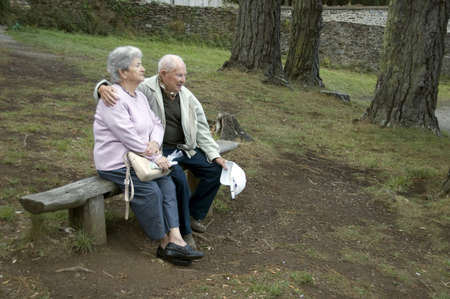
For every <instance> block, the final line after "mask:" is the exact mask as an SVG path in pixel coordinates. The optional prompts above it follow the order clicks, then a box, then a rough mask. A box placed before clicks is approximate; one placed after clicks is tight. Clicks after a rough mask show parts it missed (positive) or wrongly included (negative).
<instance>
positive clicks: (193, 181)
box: [185, 169, 213, 217]
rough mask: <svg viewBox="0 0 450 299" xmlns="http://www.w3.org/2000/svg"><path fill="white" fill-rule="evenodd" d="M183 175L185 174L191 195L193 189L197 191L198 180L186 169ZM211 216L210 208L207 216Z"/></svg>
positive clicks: (211, 210)
mask: <svg viewBox="0 0 450 299" xmlns="http://www.w3.org/2000/svg"><path fill="white" fill-rule="evenodd" d="M185 173H186V177H187V181H188V184H189V189H190V190H191V193H194V192H195V189H197V186H198V183H199V182H200V180H199V179H198V178H196V177H195V175H194V174H193V173H192V172H190V171H189V170H187V169H186V171H185ZM212 215H213V209H212V207H211V209H209V211H208V216H210V217H211V216H212Z"/></svg>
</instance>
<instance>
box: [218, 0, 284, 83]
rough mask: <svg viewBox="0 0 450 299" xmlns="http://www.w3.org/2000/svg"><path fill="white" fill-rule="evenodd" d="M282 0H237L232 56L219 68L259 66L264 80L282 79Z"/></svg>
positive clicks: (281, 80)
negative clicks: (237, 9) (237, 8)
mask: <svg viewBox="0 0 450 299" xmlns="http://www.w3.org/2000/svg"><path fill="white" fill-rule="evenodd" d="M280 15H281V0H240V1H239V16H238V20H237V28H236V33H235V37H234V40H233V47H232V50H231V58H230V59H229V60H228V61H226V62H225V63H224V65H223V66H222V69H225V68H229V67H237V68H240V69H243V70H246V71H253V70H260V71H263V72H264V75H265V76H266V78H267V80H268V81H270V82H273V83H280V84H283V83H285V80H284V73H283V65H282V63H281V48H280Z"/></svg>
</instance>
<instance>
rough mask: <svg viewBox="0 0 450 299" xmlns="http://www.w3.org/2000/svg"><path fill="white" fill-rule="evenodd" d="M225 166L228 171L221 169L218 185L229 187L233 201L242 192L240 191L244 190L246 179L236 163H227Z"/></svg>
mask: <svg viewBox="0 0 450 299" xmlns="http://www.w3.org/2000/svg"><path fill="white" fill-rule="evenodd" d="M226 166H227V168H228V169H225V168H222V174H221V175H220V183H221V184H222V185H227V186H230V191H231V198H232V199H234V198H235V197H236V196H237V195H238V194H239V193H241V192H242V190H244V188H245V184H246V183H247V178H246V176H245V172H244V171H243V170H242V168H240V167H239V165H237V164H236V163H234V162H232V161H227V162H226Z"/></svg>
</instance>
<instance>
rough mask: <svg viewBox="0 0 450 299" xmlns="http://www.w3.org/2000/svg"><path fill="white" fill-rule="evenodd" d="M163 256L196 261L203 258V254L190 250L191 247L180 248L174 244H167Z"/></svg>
mask: <svg viewBox="0 0 450 299" xmlns="http://www.w3.org/2000/svg"><path fill="white" fill-rule="evenodd" d="M164 254H165V256H167V257H171V258H179V259H185V260H198V259H201V258H202V257H203V255H204V254H203V252H201V251H198V250H194V249H192V247H191V246H189V245H186V246H184V247H183V246H180V245H177V244H175V243H172V242H169V244H167V246H166V248H165V249H164Z"/></svg>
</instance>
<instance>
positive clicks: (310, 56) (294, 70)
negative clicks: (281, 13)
mask: <svg viewBox="0 0 450 299" xmlns="http://www.w3.org/2000/svg"><path fill="white" fill-rule="evenodd" d="M322 9H323V6H322V0H296V1H295V3H294V10H293V12H292V14H293V17H292V30H291V32H292V33H291V40H290V45H289V52H288V57H287V60H286V65H285V67H284V72H285V74H286V77H287V79H288V80H289V81H292V82H299V83H301V84H307V85H314V86H320V87H323V82H322V79H321V78H320V75H319V42H320V30H321V29H322Z"/></svg>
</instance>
